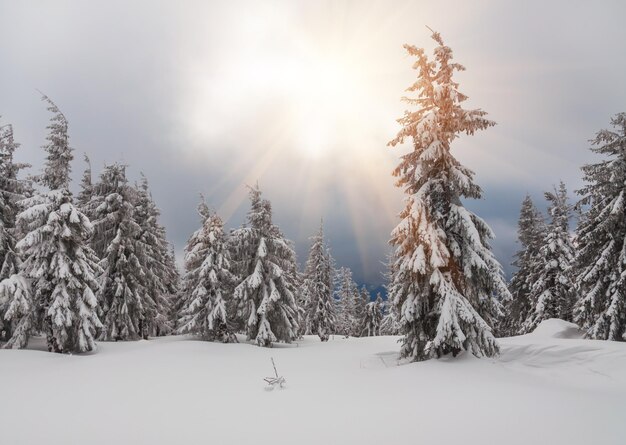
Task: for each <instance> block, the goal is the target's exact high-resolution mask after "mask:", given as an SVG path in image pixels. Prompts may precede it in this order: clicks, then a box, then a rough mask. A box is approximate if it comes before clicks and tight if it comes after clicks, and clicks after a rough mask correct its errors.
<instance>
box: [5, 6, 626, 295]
mask: <svg viewBox="0 0 626 445" xmlns="http://www.w3.org/2000/svg"><path fill="white" fill-rule="evenodd" d="M625 12H626V5H624V4H623V3H622V2H603V3H602V4H595V5H592V4H591V3H582V2H581V3H576V2H574V3H572V2H566V1H559V2H550V3H545V2H538V1H530V2H512V1H511V2H499V1H491V2H481V3H480V4H476V3H472V4H470V3H469V2H447V1H446V2H439V3H437V4H434V3H432V2H425V1H424V2H413V1H405V2H393V3H389V2H383V1H371V2H358V3H354V2H344V1H332V2H331V1H327V2H324V1H323V2H307V1H271V2H263V3H261V2H255V1H234V2H226V1H215V2H192V1H188V2H176V3H174V2H154V1H137V2H132V3H128V2H122V1H107V2H79V1H65V2H55V3H54V4H50V3H46V2H6V1H5V2H1V3H0V39H1V41H2V42H3V44H2V45H1V46H0V60H2V61H3V69H2V70H0V97H2V104H1V108H0V114H2V115H3V122H12V123H13V124H14V126H15V130H16V136H17V138H18V139H19V140H20V142H22V143H23V147H22V149H21V150H20V154H19V156H20V157H21V158H22V159H24V160H26V161H29V162H31V163H32V164H33V165H34V166H35V168H39V167H40V166H41V164H42V160H43V153H42V151H41V149H40V148H39V147H40V146H41V145H42V143H43V140H44V137H45V126H46V125H47V119H48V116H47V113H46V111H45V107H44V106H43V105H42V104H41V103H39V98H38V95H37V94H36V93H35V91H34V89H35V88H39V89H41V90H42V91H45V92H46V94H48V95H50V96H51V97H52V98H53V99H54V100H55V101H56V102H57V103H58V105H59V106H60V107H61V108H62V109H63V111H64V113H65V114H66V115H67V116H68V118H69V120H70V131H71V141H72V145H73V146H74V147H76V149H77V154H79V153H81V152H87V153H88V154H89V155H90V156H91V158H92V161H93V165H94V168H95V169H96V170H97V167H98V166H99V165H102V163H103V162H105V161H108V162H111V161H115V160H120V159H123V160H124V161H125V162H127V163H129V164H130V165H131V169H130V172H131V174H132V175H135V177H137V176H138V173H139V171H143V172H144V173H145V174H146V175H147V176H148V178H149V180H150V183H151V186H152V188H153V195H154V197H155V199H156V200H157V202H158V204H159V205H160V207H161V208H162V211H163V221H164V223H165V225H166V227H167V229H168V234H169V236H170V238H171V239H172V240H173V242H174V243H175V245H176V247H177V249H178V251H179V252H180V250H181V249H182V247H183V246H184V243H185V241H186V239H187V237H188V236H189V234H190V233H191V232H192V231H193V230H194V229H195V227H196V225H197V224H198V221H197V217H196V214H195V206H196V204H197V199H198V198H197V194H198V192H200V191H202V192H204V193H205V194H206V195H207V197H208V198H209V200H210V202H211V204H212V205H213V206H215V207H216V208H218V209H219V210H220V212H221V213H222V214H223V215H224V216H225V217H227V218H228V224H229V225H230V226H231V227H234V226H238V225H239V224H241V222H242V221H243V219H244V217H245V212H246V208H247V197H246V189H245V184H250V183H254V182H256V181H257V180H258V181H259V182H260V184H261V187H262V189H263V190H264V192H265V195H266V196H267V197H268V198H270V199H271V200H272V202H273V206H274V210H275V219H276V221H277V222H278V223H279V224H280V225H281V227H282V228H283V230H284V232H285V233H286V234H287V235H288V236H290V237H291V238H293V239H294V240H295V241H296V243H297V248H298V254H299V258H300V261H301V262H303V261H304V259H305V255H306V251H307V248H308V236H309V235H310V234H311V233H313V232H314V231H315V229H316V227H317V225H318V222H319V219H320V218H321V217H323V218H324V220H325V222H326V225H327V233H328V236H329V238H330V240H331V241H332V245H333V251H334V253H335V256H336V257H337V259H338V261H339V263H340V264H344V265H349V266H350V267H352V268H353V269H354V272H355V276H356V278H357V279H358V280H359V281H361V282H367V283H371V284H378V283H380V282H381V281H382V279H381V271H382V269H383V267H382V265H381V261H383V260H384V258H385V254H386V252H387V250H388V245H387V240H388V238H389V232H390V230H391V228H392V227H393V225H394V224H395V222H396V214H397V213H398V212H399V211H400V209H401V207H402V196H401V193H400V191H399V190H397V189H396V188H395V187H394V186H393V179H392V178H391V176H390V172H391V170H392V168H393V166H394V165H395V163H396V162H397V158H398V156H399V155H400V154H401V153H402V150H403V149H394V150H391V149H389V148H387V147H386V142H387V141H388V140H389V139H391V138H392V137H393V136H394V134H395V132H396V131H397V130H398V126H397V125H396V123H395V119H396V118H397V117H399V116H401V114H402V112H403V110H404V105H403V104H402V103H401V102H400V101H399V98H400V96H401V95H402V94H403V91H404V89H405V88H406V87H407V86H408V85H409V84H410V83H411V82H412V81H413V79H414V76H415V73H414V71H413V70H411V68H410V65H411V60H409V59H408V58H407V57H406V55H405V54H404V52H403V50H402V47H401V45H402V44H403V43H405V42H408V43H414V44H417V45H420V46H425V47H427V48H432V42H431V41H430V39H429V35H428V32H427V30H426V28H425V27H424V26H423V25H425V24H428V25H429V26H431V27H433V28H435V29H437V30H439V31H440V32H441V33H442V35H443V37H444V39H445V40H446V42H447V43H448V44H449V45H450V46H451V47H452V48H453V49H454V52H455V57H456V58H457V60H458V61H459V62H461V63H463V64H465V65H466V67H467V71H466V72H463V73H460V74H459V77H458V79H459V81H460V83H461V89H462V91H464V92H465V93H467V94H468V95H469V96H470V101H469V102H468V106H471V107H481V108H483V109H485V110H486V111H488V112H489V116H490V117H491V118H492V119H494V120H495V121H497V122H498V126H496V127H495V128H493V129H489V130H487V131H485V132H482V133H481V134H478V135H476V136H474V137H471V138H469V137H463V138H461V139H460V140H458V141H456V142H455V145H454V148H453V150H454V153H455V155H456V156H458V158H459V159H460V160H461V161H462V162H463V163H464V164H466V165H467V166H468V167H470V168H472V169H473V170H474V171H475V172H476V181H477V182H478V183H479V184H480V185H481V186H482V187H483V189H484V192H485V196H484V199H483V200H480V201H476V202H468V203H467V205H468V207H470V208H471V209H473V210H475V211H476V212H477V213H478V214H479V215H481V216H483V217H484V218H485V219H486V220H487V222H488V223H490V224H491V225H492V227H493V228H494V231H495V232H496V235H497V239H496V240H494V242H493V247H494V251H495V252H496V254H497V256H498V257H499V258H500V260H501V262H502V263H503V265H504V266H505V268H506V269H507V271H508V272H510V270H511V269H510V267H509V266H508V264H509V263H510V262H511V255H512V253H513V252H514V250H515V248H516V246H515V230H514V228H515V225H516V219H517V214H518V210H519V204H520V202H521V200H522V198H523V195H524V194H525V193H526V192H530V193H531V194H533V196H536V197H537V201H538V204H540V205H541V199H542V197H541V191H542V190H544V189H548V188H550V187H551V186H552V184H554V183H557V182H558V180H559V179H563V180H565V181H566V183H567V184H568V186H569V188H570V189H574V188H578V187H579V186H580V185H581V182H580V181H581V180H580V172H579V170H578V167H579V166H580V165H581V164H582V163H584V162H589V161H590V160H591V159H593V157H592V155H591V154H590V152H589V151H588V142H587V140H588V139H590V138H591V137H593V135H594V133H595V132H596V131H597V130H598V129H600V128H602V127H606V126H607V125H608V121H609V118H610V116H611V115H613V114H614V113H616V112H619V111H623V109H622V107H623V104H624V103H626V90H624V89H623V88H620V85H621V84H622V82H623V78H624V76H625V74H626V59H624V58H623V57H621V54H624V52H625V51H624V50H625V49H626V28H624V27H623V26H622V23H621V19H622V17H623V16H624V13H625ZM337 98H341V100H335V99H337ZM405 149H406V148H405ZM77 158H79V156H77ZM74 169H75V172H74V176H75V177H79V175H80V170H81V169H82V166H81V164H80V162H79V161H76V162H75V163H74Z"/></svg>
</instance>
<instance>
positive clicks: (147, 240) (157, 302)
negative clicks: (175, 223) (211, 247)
mask: <svg viewBox="0 0 626 445" xmlns="http://www.w3.org/2000/svg"><path fill="white" fill-rule="evenodd" d="M136 191H137V194H136V197H137V199H136V204H135V212H134V218H135V220H136V221H137V224H138V225H139V228H140V231H139V236H138V239H137V258H138V259H139V261H140V263H141V265H142V267H143V269H144V286H145V289H146V292H147V294H148V295H150V297H151V299H152V300H153V301H154V306H148V307H146V308H145V313H144V315H143V320H144V322H143V323H142V336H143V337H144V338H146V337H147V336H159V335H165V334H168V333H170V332H171V331H172V329H173V326H172V325H171V322H170V320H171V316H170V311H171V310H172V307H171V304H172V299H173V295H175V294H176V292H177V287H178V282H177V281H178V274H177V271H176V265H175V263H174V260H173V257H172V256H171V254H170V251H171V245H170V243H169V242H168V241H167V236H166V231H165V227H163V226H162V225H161V224H160V223H159V217H160V214H161V212H160V210H159V209H158V208H157V206H156V204H155V202H154V200H153V199H152V194H151V193H150V189H149V186H148V180H147V179H146V177H145V176H144V175H143V174H142V175H141V182H140V184H139V185H138V186H137V187H136Z"/></svg>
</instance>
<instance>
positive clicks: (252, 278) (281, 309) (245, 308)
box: [232, 186, 299, 346]
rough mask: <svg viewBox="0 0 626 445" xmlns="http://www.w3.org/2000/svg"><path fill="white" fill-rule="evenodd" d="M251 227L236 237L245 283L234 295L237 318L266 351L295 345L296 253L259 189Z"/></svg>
mask: <svg viewBox="0 0 626 445" xmlns="http://www.w3.org/2000/svg"><path fill="white" fill-rule="evenodd" d="M250 201H251V208H250V211H249V212H248V217H247V223H248V227H242V228H240V229H238V230H235V231H234V232H233V235H232V236H233V238H234V246H235V251H234V259H235V262H236V270H238V271H239V274H238V275H239V276H240V277H241V282H240V283H239V284H238V285H237V287H236V288H235V290H234V294H233V296H234V298H235V299H236V300H237V303H238V307H237V315H238V317H239V318H241V319H242V320H244V323H245V329H246V332H247V336H248V339H249V340H252V339H254V340H255V341H256V343H257V344H258V345H260V346H271V344H272V343H273V342H275V341H284V342H287V343H289V342H291V341H292V340H293V339H294V338H296V337H297V335H298V312H299V308H298V306H297V304H296V299H295V297H294V290H295V289H296V287H295V286H296V283H295V270H296V267H295V264H296V262H295V252H294V250H293V246H292V243H291V242H290V241H288V240H287V239H285V237H284V236H283V234H282V233H281V232H280V230H279V229H278V227H276V226H275V225H274V224H273V223H272V207H271V204H270V202H269V201H267V200H265V199H262V198H261V191H260V190H259V188H258V186H257V187H255V188H251V189H250Z"/></svg>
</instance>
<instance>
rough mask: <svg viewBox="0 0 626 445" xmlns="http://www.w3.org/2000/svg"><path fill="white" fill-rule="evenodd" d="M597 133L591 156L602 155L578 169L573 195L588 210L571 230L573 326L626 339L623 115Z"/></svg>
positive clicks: (625, 126) (625, 147)
mask: <svg viewBox="0 0 626 445" xmlns="http://www.w3.org/2000/svg"><path fill="white" fill-rule="evenodd" d="M611 125H612V126H613V127H614V129H613V130H601V131H600V132H598V133H597V134H596V137H595V139H594V140H593V141H592V144H593V147H592V149H591V150H592V151H593V152H594V153H598V154H599V155H602V156H604V159H603V160H602V161H600V162H597V163H595V164H589V165H585V166H584V167H583V168H582V170H583V173H584V179H585V182H586V183H587V185H585V186H584V187H583V188H582V189H581V190H579V191H578V193H579V194H580V195H581V196H582V200H581V204H582V205H585V206H588V210H587V211H586V212H585V214H584V216H583V218H582V221H581V224H580V225H579V227H578V230H577V240H578V243H579V246H578V253H577V256H576V260H575V264H576V271H577V274H576V277H575V281H576V289H577V290H578V291H579V294H580V298H579V300H578V302H577V303H576V307H575V321H576V322H577V323H578V324H579V325H580V326H581V327H582V328H583V329H584V330H585V332H586V336H587V337H588V338H592V339H599V340H616V341H624V340H626V210H625V209H626V205H625V200H626V113H619V114H617V115H616V116H615V117H613V118H612V119H611Z"/></svg>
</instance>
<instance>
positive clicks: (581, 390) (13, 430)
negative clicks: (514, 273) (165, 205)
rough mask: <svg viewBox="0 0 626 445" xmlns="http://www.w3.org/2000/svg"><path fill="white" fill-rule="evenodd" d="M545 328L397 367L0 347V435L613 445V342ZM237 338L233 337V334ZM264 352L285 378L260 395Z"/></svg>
mask: <svg viewBox="0 0 626 445" xmlns="http://www.w3.org/2000/svg"><path fill="white" fill-rule="evenodd" d="M578 337H579V335H578V333H577V332H576V330H575V328H573V325H571V324H570V323H566V322H562V321H560V320H547V321H545V322H544V323H543V324H542V325H540V326H539V327H538V329H537V331H536V332H535V333H533V334H528V335H524V336H519V337H511V338H504V339H500V344H501V349H502V352H501V355H500V356H499V357H497V358H495V359H476V358H474V357H473V356H471V355H468V354H461V355H460V356H459V357H457V358H444V359H441V360H430V361H427V362H420V363H410V364H399V363H398V362H397V352H398V350H399V345H398V343H397V339H398V337H367V338H349V339H344V338H341V337H338V336H335V337H334V338H333V337H331V339H330V341H329V342H327V343H321V342H320V341H319V339H318V338H317V337H305V339H304V340H302V341H301V342H299V343H298V344H292V345H284V344H277V345H275V347H274V348H260V347H257V346H254V345H251V344H246V343H239V344H221V343H209V342H202V341H197V340H194V339H193V338H192V337H188V336H178V337H165V338H159V339H153V340H149V341H138V342H120V343H103V342H100V343H99V344H98V345H99V349H98V352H96V353H94V354H83V355H74V356H71V355H60V354H50V353H47V352H42V351H39V350H36V348H37V347H38V342H39V343H41V344H43V343H42V341H41V340H39V339H36V340H34V341H33V348H34V349H31V350H1V351H0V379H2V381H4V382H7V383H6V384H5V385H4V388H3V392H2V396H1V398H0V438H2V441H1V443H2V444H7V445H21V444H28V445H31V444H39V443H46V444H50V445H54V444H59V445H60V444H63V445H68V444H131V443H132V444H135V445H140V444H151V445H160V444H237V445H246V444H382V443H384V444H421V443H432V444H453V443H463V444H520V445H521V444H533V443H537V444H564V445H565V444H567V445H573V444H590V443H593V444H615V445H617V444H620V445H622V444H624V443H626V433H625V430H624V427H623V425H624V421H623V419H624V414H626V402H625V400H626V372H625V371H626V345H625V344H622V343H616V342H605V341H591V340H582V339H580V338H578ZM240 339H241V340H243V339H242V338H240ZM270 357H274V360H275V361H276V365H277V368H278V372H279V374H281V375H282V376H284V377H285V378H286V379H287V387H286V388H285V389H283V390H280V389H275V390H274V391H267V390H265V383H264V382H263V378H264V377H267V376H272V375H273V368H272V365H271V362H270Z"/></svg>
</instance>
